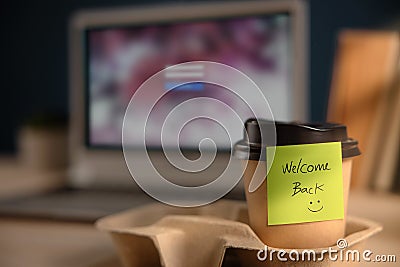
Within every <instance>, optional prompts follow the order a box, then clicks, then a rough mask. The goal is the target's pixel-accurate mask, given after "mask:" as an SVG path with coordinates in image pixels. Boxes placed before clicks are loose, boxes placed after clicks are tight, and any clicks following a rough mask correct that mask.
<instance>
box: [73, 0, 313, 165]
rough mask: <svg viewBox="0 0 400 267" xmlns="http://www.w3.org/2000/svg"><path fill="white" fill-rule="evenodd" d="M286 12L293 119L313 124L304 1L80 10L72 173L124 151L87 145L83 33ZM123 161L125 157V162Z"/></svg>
mask: <svg viewBox="0 0 400 267" xmlns="http://www.w3.org/2000/svg"><path fill="white" fill-rule="evenodd" d="M278 13H285V14H289V15H290V23H291V30H292V36H293V46H292V52H293V55H292V57H293V67H292V70H291V75H292V84H293V86H292V88H293V97H292V99H293V100H294V102H293V103H292V117H293V119H294V120H298V121H308V118H309V116H308V113H309V108H308V99H309V92H308V89H307V80H308V79H307V78H308V64H307V61H308V51H307V43H308V31H307V26H308V21H307V9H306V4H305V2H304V1H302V0H270V1H234V2H213V3H186V4H182V3H174V4H168V5H152V6H140V7H138V6H133V7H123V8H105V9H96V10H81V11H78V12H77V13H75V14H74V15H73V16H72V17H71V19H70V24H69V75H70V77H69V81H70V85H69V86H70V155H71V164H72V168H74V165H76V164H79V162H81V161H82V159H93V160H95V159H96V157H99V156H100V157H102V158H109V159H111V158H115V159H117V160H118V161H121V158H122V157H121V150H122V149H121V148H122V146H113V147H96V148H94V147H91V146H89V145H88V144H87V142H86V132H87V130H88V129H87V128H86V127H87V125H88V124H87V121H86V120H87V116H86V115H85V114H86V110H85V109H86V108H87V104H88V103H87V102H86V101H87V98H86V97H85V87H86V84H85V82H86V77H85V62H84V60H85V58H86V55H85V42H84V41H85V40H84V34H83V33H84V32H85V31H86V30H87V29H90V28H99V27H115V26H120V25H143V24H147V23H148V24H150V23H151V24H154V23H160V22H161V23H172V22H176V21H194V20H205V19H218V18H229V17H243V16H254V15H257V16H262V15H271V14H278ZM122 161H123V158H122Z"/></svg>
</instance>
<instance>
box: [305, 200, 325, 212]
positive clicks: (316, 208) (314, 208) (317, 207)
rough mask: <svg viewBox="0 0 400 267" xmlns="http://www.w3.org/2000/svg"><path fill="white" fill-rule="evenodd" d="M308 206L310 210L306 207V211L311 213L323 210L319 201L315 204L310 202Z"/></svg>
mask: <svg viewBox="0 0 400 267" xmlns="http://www.w3.org/2000/svg"><path fill="white" fill-rule="evenodd" d="M313 204H314V205H313ZM310 206H311V208H310V207H307V209H308V210H309V211H311V212H319V211H321V210H322V209H323V208H324V206H323V205H322V204H321V201H320V200H319V199H318V200H317V202H312V201H310Z"/></svg>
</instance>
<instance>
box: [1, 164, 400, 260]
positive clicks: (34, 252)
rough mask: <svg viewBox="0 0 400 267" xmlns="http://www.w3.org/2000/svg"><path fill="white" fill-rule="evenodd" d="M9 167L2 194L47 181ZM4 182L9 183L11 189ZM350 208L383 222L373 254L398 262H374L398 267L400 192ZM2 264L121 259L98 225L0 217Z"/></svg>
mask: <svg viewBox="0 0 400 267" xmlns="http://www.w3.org/2000/svg"><path fill="white" fill-rule="evenodd" d="M0 163H1V161H0ZM3 166H4V165H3ZM7 166H8V165H7ZM9 172H11V169H7V168H0V183H1V184H2V187H1V189H0V198H1V197H5V196H9V195H15V194H16V193H18V189H19V188H22V190H20V191H21V192H23V193H28V191H29V193H32V192H31V191H35V192H36V191H40V190H39V189H40V188H39V187H38V186H37V185H38V183H39V182H41V183H42V184H46V181H44V180H46V179H43V177H42V178H40V176H39V175H38V177H37V179H41V180H39V182H35V180H34V178H33V177H30V179H27V178H21V179H25V182H24V180H18V179H17V178H18V177H15V176H13V179H14V180H16V181H13V182H15V183H9V182H7V179H9V178H8V177H9V176H8V177H7V175H4V174H10V173H9ZM21 176H23V175H21ZM47 181H50V183H49V184H48V186H47V188H53V187H55V186H57V185H58V182H57V181H53V182H51V178H47ZM5 185H10V188H11V189H10V188H9V189H7V187H6V186H5ZM30 185H35V187H31V186H30ZM348 212H349V214H351V215H355V216H360V217H364V218H368V219H372V220H374V221H377V222H380V223H382V224H383V226H384V230H383V232H381V233H379V234H378V235H376V236H374V237H373V238H371V239H370V240H369V242H368V244H367V246H368V247H367V248H368V249H370V250H372V251H373V252H374V253H375V254H396V256H397V263H381V264H379V265H378V266H382V267H384V266H398V264H399V262H400V196H398V195H391V194H376V193H365V192H364V193H363V192H352V193H351V196H350V200H349V210H348ZM364 265H365V264H362V265H360V266H364ZM0 266H4V267H8V266H12V267H20V266H21V267H26V266H29V267H67V266H68V267H114V266H115V267H119V266H120V263H119V262H118V258H117V255H116V252H115V250H114V247H113V244H112V242H111V239H110V238H109V236H107V234H105V233H102V232H99V231H98V230H96V229H95V227H94V226H93V225H92V224H87V223H86V224H85V223H76V222H75V223H73V222H63V221H49V220H42V219H41V220H39V219H22V218H11V217H2V218H1V217H0ZM370 266H374V265H373V264H371V265H370Z"/></svg>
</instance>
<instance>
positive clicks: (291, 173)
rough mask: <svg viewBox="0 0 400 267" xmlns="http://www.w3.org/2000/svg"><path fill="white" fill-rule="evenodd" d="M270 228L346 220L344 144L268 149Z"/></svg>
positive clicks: (318, 144)
mask: <svg viewBox="0 0 400 267" xmlns="http://www.w3.org/2000/svg"><path fill="white" fill-rule="evenodd" d="M273 149H275V157H274V159H273V161H272V162H268V157H267V164H269V165H271V169H270V171H269V173H268V175H267V203H268V218H267V223H268V225H278V224H293V223H303V222H315V221H327V220H335V219H343V218H344V207H343V205H344V204H343V202H344V200H343V178H342V148H341V143H340V142H331V143H317V144H305V145H290V146H276V147H267V155H269V154H270V152H271V151H272V150H273Z"/></svg>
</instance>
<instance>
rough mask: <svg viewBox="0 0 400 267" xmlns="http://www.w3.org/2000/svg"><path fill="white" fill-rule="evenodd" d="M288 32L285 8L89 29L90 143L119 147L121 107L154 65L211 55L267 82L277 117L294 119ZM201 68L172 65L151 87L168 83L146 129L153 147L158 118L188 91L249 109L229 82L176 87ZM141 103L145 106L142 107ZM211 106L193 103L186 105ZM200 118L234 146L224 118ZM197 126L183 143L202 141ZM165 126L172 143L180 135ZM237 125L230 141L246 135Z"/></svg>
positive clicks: (221, 141) (244, 113)
mask: <svg viewBox="0 0 400 267" xmlns="http://www.w3.org/2000/svg"><path fill="white" fill-rule="evenodd" d="M291 40H292V36H291V22H290V16H289V14H286V13H282V14H269V15H255V16H250V17H249V16H246V17H229V18H223V19H207V20H196V21H175V22H168V23H157V24H142V25H121V26H118V27H117V26H113V27H96V28H89V29H86V31H85V41H86V51H85V52H86V53H85V54H86V62H85V63H86V65H85V66H86V73H87V76H86V134H85V138H86V145H87V146H88V147H89V148H105V147H110V148H113V147H120V146H121V133H122V122H123V117H124V113H125V110H126V107H127V105H128V103H129V101H130V98H131V97H132V95H133V94H134V93H135V91H136V90H137V89H138V88H139V86H140V85H141V84H142V83H143V82H144V81H145V80H146V79H148V78H149V77H151V76H152V75H153V74H155V73H156V72H158V71H160V70H163V69H164V68H166V67H167V66H170V65H174V64H178V63H183V62H188V61H214V62H219V63H223V64H227V65H229V66H232V67H234V68H236V69H238V70H240V71H242V72H243V73H245V74H246V75H248V76H249V77H250V78H251V79H252V80H253V81H254V82H255V83H256V84H257V85H258V86H259V88H260V89H261V90H262V92H263V94H264V95H265V97H266V98H267V100H268V102H269V104H270V107H271V110H272V112H273V115H274V117H275V119H276V120H281V121H289V120H292V119H293V118H292V116H293V112H292V110H291V103H292V101H293V99H291V97H292V93H291V92H292V88H291V87H292V86H293V84H292V81H293V78H292V73H291V66H292V63H293V62H291V60H292V59H293V58H292V52H293V51H292V47H291ZM203 68H204V66H202V65H201V64H199V65H198V66H197V67H196V66H195V68H194V69H192V70H191V71H190V72H189V74H188V73H187V72H185V73H180V72H175V73H169V74H168V73H167V74H166V75H165V81H164V84H163V86H162V87H160V88H154V89H153V90H165V91H167V94H165V97H163V98H162V99H161V100H160V101H159V102H158V103H157V105H156V107H155V112H152V115H151V117H149V119H148V121H147V126H148V127H149V129H152V130H151V131H148V132H146V144H147V145H148V146H149V147H159V146H160V144H161V143H160V142H161V140H160V125H161V124H162V122H163V121H164V120H165V118H166V116H167V115H168V113H169V111H171V110H172V109H173V108H174V107H175V106H176V105H178V104H179V103H181V102H182V101H185V100H186V99H190V98H193V97H199V96H205V97H211V98H215V99H218V100H221V101H223V102H224V103H226V104H227V105H229V106H230V107H231V108H233V109H234V110H241V112H240V114H241V117H242V119H243V120H245V119H246V117H247V118H249V117H252V112H251V110H249V109H248V108H246V106H245V104H244V103H243V101H240V100H238V99H236V98H237V97H236V96H234V95H232V94H230V93H229V91H228V90H226V89H225V88H222V87H218V86H216V85H212V84H205V83H192V84H188V85H185V86H181V87H177V88H174V86H175V85H176V84H177V82H178V81H179V79H180V78H182V77H185V75H186V76H187V75H189V76H190V75H192V76H194V77H196V75H197V76H201V75H203V73H204V69H203ZM221 75H222V74H221ZM142 105H153V103H146V100H145V99H144V101H143V103H142ZM136 108H137V112H139V113H140V112H141V108H143V107H140V106H138V107H136ZM206 108H207V107H204V106H193V107H191V108H190V109H188V110H186V111H185V113H187V112H189V113H191V112H192V113H195V112H196V110H198V109H206ZM261 108H262V107H261ZM216 112H218V111H217V110H216ZM194 115H195V114H194ZM145 119H146V118H145V116H143V120H145ZM196 125H197V126H196V127H198V128H199V129H207V135H208V136H209V137H211V138H212V139H213V140H214V141H215V142H216V144H217V146H218V147H221V148H228V147H229V144H228V143H227V142H226V140H227V139H226V136H225V133H224V130H223V129H222V128H221V126H220V125H218V124H215V123H211V122H210V121H207V120H199V121H197V123H196ZM169 127H174V126H173V125H170V126H169ZM196 127H194V128H193V127H192V128H191V130H187V131H185V130H184V129H183V130H182V132H181V136H180V137H179V138H180V144H181V145H182V146H183V147H185V148H189V149H190V148H197V147H198V138H201V137H204V133H201V131H196ZM137 130H141V129H129V132H132V143H131V144H130V145H132V146H135V142H136V141H135V138H134V133H135V131H137ZM163 131H166V135H165V136H167V138H166V139H164V140H163V142H164V143H163V145H166V146H168V144H169V143H170V144H174V143H175V139H176V136H173V135H171V136H170V137H168V131H169V129H168V128H165V129H163ZM203 132H204V131H203ZM237 132H238V135H237V136H233V137H232V141H233V142H235V141H237V140H239V139H240V138H241V137H242V132H241V129H238V131H237ZM196 135H201V136H198V137H197V136H196ZM169 138H170V139H169ZM235 139H237V140H235ZM139 141H140V140H137V142H139Z"/></svg>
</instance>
